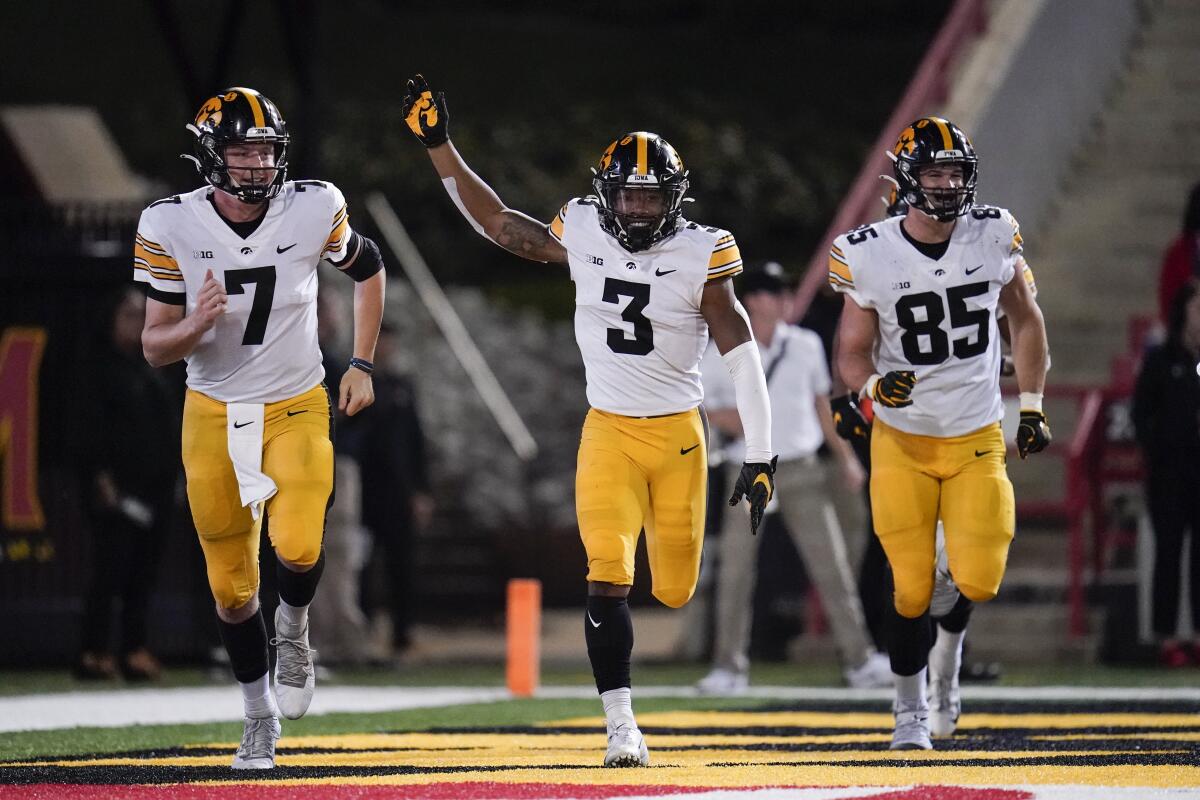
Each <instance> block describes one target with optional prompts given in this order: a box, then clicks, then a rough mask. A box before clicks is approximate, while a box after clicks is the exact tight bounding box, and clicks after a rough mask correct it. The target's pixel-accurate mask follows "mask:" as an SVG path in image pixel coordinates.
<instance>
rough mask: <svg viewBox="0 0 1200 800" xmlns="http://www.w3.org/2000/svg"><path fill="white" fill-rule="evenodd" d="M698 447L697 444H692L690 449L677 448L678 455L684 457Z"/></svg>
mask: <svg viewBox="0 0 1200 800" xmlns="http://www.w3.org/2000/svg"><path fill="white" fill-rule="evenodd" d="M699 446H700V445H699V443H697V444H694V445H692V446H691V447H689V448H688V449H687V450H684V449H683V448H682V447H681V448H679V455H681V456H686V455H687V454H688V453H690V452H692V451H693V450H695V449H696V448H697V447H699Z"/></svg>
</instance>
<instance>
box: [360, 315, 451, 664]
mask: <svg viewBox="0 0 1200 800" xmlns="http://www.w3.org/2000/svg"><path fill="white" fill-rule="evenodd" d="M402 347H403V343H402V341H401V339H400V335H399V332H398V331H397V330H396V328H395V327H394V326H392V325H390V324H389V323H388V322H386V321H385V322H384V323H383V327H382V328H381V329H380V331H379V343H378V344H377V345H376V347H375V373H374V378H375V406H374V407H373V408H371V409H369V411H370V413H369V414H364V415H362V419H361V420H360V421H359V422H358V426H359V427H361V429H362V430H361V431H360V432H359V433H360V437H361V438H360V442H361V450H360V453H359V458H360V463H361V466H362V504H363V505H362V510H363V514H362V516H363V524H365V525H366V527H367V529H368V531H369V532H370V533H371V535H372V537H374V546H373V547H372V561H373V562H374V564H375V567H376V569H373V570H369V572H371V573H373V574H375V575H380V574H382V578H383V579H382V580H380V581H368V584H367V585H368V588H369V589H370V591H368V592H367V593H366V595H365V600H366V602H365V607H366V608H367V609H368V611H369V612H372V616H377V615H378V613H379V612H381V611H383V610H386V611H387V613H388V615H389V616H390V619H391V647H392V649H393V650H394V651H396V652H399V651H403V650H405V649H406V648H408V647H409V645H410V644H411V643H412V642H411V639H410V628H411V625H412V618H413V596H412V589H413V583H414V580H415V573H414V569H413V567H414V554H415V547H414V545H415V537H416V534H417V533H418V532H419V531H421V530H423V529H425V528H427V527H428V525H429V523H430V521H431V519H432V517H433V509H434V504H433V497H432V496H431V495H430V493H429V471H428V465H427V463H426V462H427V459H426V447H425V436H424V433H423V432H422V430H421V420H420V418H419V417H418V416H417V404H416V392H415V388H414V386H413V382H412V379H411V378H410V377H409V376H408V375H406V374H404V373H403V372H402V371H401V369H400V364H399V359H400V355H401V348H402ZM379 567H382V569H379Z"/></svg>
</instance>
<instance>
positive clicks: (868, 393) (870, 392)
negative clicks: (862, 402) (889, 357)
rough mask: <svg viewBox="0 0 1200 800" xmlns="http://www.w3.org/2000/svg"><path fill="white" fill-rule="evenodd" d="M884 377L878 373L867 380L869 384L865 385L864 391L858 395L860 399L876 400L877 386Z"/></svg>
mask: <svg viewBox="0 0 1200 800" xmlns="http://www.w3.org/2000/svg"><path fill="white" fill-rule="evenodd" d="M882 379H883V376H882V375H880V374H879V373H878V372H876V373H875V374H874V375H872V376H871V377H869V378H867V382H866V383H864V384H863V387H862V391H860V392H859V393H858V396H859V397H869V398H871V399H872V400H874V399H875V384H877V383H879V381H881V380H882Z"/></svg>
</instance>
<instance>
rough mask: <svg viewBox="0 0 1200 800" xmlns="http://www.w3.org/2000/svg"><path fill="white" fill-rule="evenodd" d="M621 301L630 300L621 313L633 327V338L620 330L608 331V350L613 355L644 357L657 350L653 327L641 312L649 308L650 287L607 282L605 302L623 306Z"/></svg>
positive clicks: (607, 279) (605, 284)
mask: <svg viewBox="0 0 1200 800" xmlns="http://www.w3.org/2000/svg"><path fill="white" fill-rule="evenodd" d="M622 297H628V298H631V299H630V301H629V305H627V306H625V310H624V311H622V312H621V319H623V320H625V321H626V322H630V323H633V338H632V339H630V338H629V336H628V332H627V331H625V330H623V329H621V328H609V329H608V347H609V349H610V350H612V351H613V352H614V353H625V354H627V355H631V356H644V355H646V354H647V353H649V352H650V351H651V350H653V349H654V326H652V325H651V324H650V320H649V319H647V318H646V315H645V314H643V313H642V312H643V311H645V310H646V306H648V305H650V284H648V283H633V282H632V281H623V280H619V279H617V278H606V279H605V281H604V302H606V303H620V302H621V298H622Z"/></svg>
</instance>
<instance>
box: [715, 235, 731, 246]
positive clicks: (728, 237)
mask: <svg viewBox="0 0 1200 800" xmlns="http://www.w3.org/2000/svg"><path fill="white" fill-rule="evenodd" d="M732 241H733V234H732V233H727V234H725V235H724V236H722V237H721V238H720V239H717V243H716V245H714V247H720V246H721V245H723V244H729V243H730V242H732Z"/></svg>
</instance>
